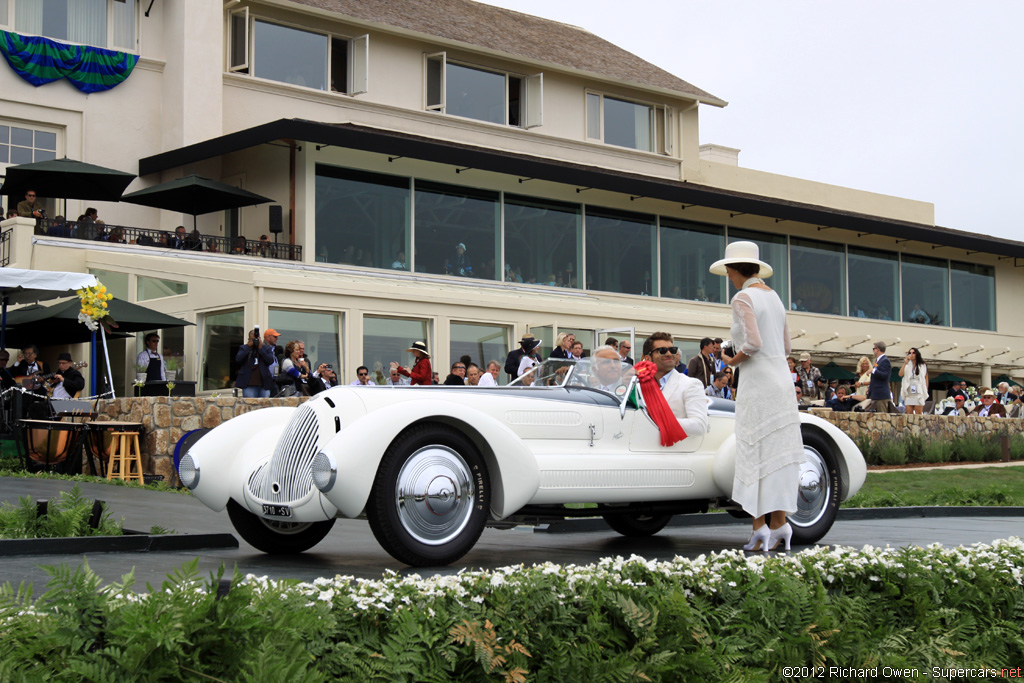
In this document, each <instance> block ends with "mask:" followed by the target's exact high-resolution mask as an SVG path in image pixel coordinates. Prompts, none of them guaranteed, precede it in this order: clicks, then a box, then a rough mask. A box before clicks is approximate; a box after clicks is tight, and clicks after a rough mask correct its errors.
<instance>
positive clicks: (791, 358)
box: [786, 356, 796, 368]
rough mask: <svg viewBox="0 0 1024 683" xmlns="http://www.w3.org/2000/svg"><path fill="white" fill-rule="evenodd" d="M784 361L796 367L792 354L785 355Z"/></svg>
mask: <svg viewBox="0 0 1024 683" xmlns="http://www.w3.org/2000/svg"><path fill="white" fill-rule="evenodd" d="M786 363H787V364H788V363H792V364H793V367H794V368H795V367H796V358H793V356H787V357H786Z"/></svg>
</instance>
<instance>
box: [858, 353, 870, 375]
mask: <svg viewBox="0 0 1024 683" xmlns="http://www.w3.org/2000/svg"><path fill="white" fill-rule="evenodd" d="M865 363H867V364H868V370H870V369H871V360H870V359H869V358H868V357H867V356H861V357H860V360H859V361H857V372H859V373H861V374H864V372H865V371H864V370H861V368H862V367H864V364H865Z"/></svg>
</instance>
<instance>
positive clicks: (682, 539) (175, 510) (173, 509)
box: [0, 478, 1024, 594]
mask: <svg viewBox="0 0 1024 683" xmlns="http://www.w3.org/2000/svg"><path fill="white" fill-rule="evenodd" d="M71 486H72V484H71V483H69V482H64V481H47V480H30V479H20V478H0V500H2V501H9V502H12V503H14V502H17V499H18V498H19V497H20V496H25V495H30V496H32V497H34V498H51V497H53V496H55V495H57V493H58V492H59V491H60V490H62V489H67V488H70V487H71ZM80 486H81V489H82V491H83V492H84V493H85V495H86V496H87V497H90V498H98V499H101V500H105V501H106V502H107V503H108V504H109V505H110V508H111V511H112V512H113V514H114V516H115V517H123V519H124V525H125V528H128V529H135V530H139V531H148V530H149V529H150V528H151V527H152V526H154V525H159V526H163V527H165V528H168V529H174V530H175V531H176V532H177V533H186V534H200V533H201V534H206V533H214V532H228V533H232V532H233V528H232V526H231V523H230V521H229V520H228V517H227V513H223V512H221V513H217V512H213V511H212V510H209V509H207V508H206V507H205V506H203V505H202V504H201V503H199V502H198V501H197V500H195V499H194V498H192V497H191V496H184V495H179V494H174V493H162V492H157V491H146V490H140V489H135V488H127V487H115V486H107V485H104V484H80ZM686 519H687V518H686V517H681V518H677V522H679V521H680V520H681V521H682V522H685V520H686ZM723 519H724V517H723ZM701 521H708V520H701ZM748 529H749V527H747V526H746V525H744V524H733V523H726V524H706V523H702V524H699V525H693V526H671V527H669V528H667V529H665V530H664V531H662V532H661V533H660V534H658V535H657V536H654V537H651V538H646V539H641V540H634V539H627V538H623V537H621V536H619V535H618V534H616V533H615V532H612V531H589V532H582V533H537V532H535V531H533V529H531V528H529V527H521V528H517V529H513V530H508V531H501V530H495V529H487V530H485V531H484V534H483V536H482V537H481V539H480V541H479V542H478V543H477V545H476V547H474V549H473V550H472V551H470V553H469V554H467V555H466V556H465V557H464V558H463V560H462V561H461V562H460V563H458V564H456V565H453V566H451V567H448V568H442V569H437V570H433V569H428V570H422V569H420V570H415V571H417V573H419V574H421V575H432V574H438V573H455V572H457V571H458V570H459V569H462V568H480V567H483V568H493V567H501V566H505V565H510V564H519V563H525V564H527V565H529V564H533V563H542V562H546V561H549V560H550V561H552V562H557V563H560V564H586V563H590V562H595V561H597V560H598V559H600V558H602V557H606V556H609V555H622V556H625V557H628V556H629V555H631V554H637V555H641V556H643V557H646V558H648V559H654V558H658V559H670V558H672V557H674V556H676V555H681V556H684V557H696V556H698V555H700V554H701V553H709V552H714V551H717V550H724V549H729V548H736V547H739V546H740V545H742V544H743V543H744V542H745V541H746V540H747V536H748V535H749V531H748ZM1022 532H1024V517H1021V516H1016V517H1015V516H980V515H973V516H953V517H925V518H922V517H916V518H888V519H860V520H844V519H840V520H839V521H838V522H837V523H836V524H835V526H833V528H832V530H831V531H830V532H829V534H828V535H827V536H826V537H825V538H824V539H822V541H821V543H822V544H824V545H832V544H837V545H846V546H855V547H860V546H863V545H873V546H885V545H887V544H888V545H892V546H905V545H922V546H923V545H927V544H929V543H933V542H940V543H943V544H945V545H960V544H970V543H974V542H985V543H988V542H991V541H993V540H996V539H1002V538H1008V537H1010V536H1019V535H1021V534H1022ZM235 535H236V537H237V534H235ZM794 550H795V549H794ZM87 556H88V561H89V566H90V567H92V569H93V570H94V571H95V572H97V573H98V574H99V575H100V576H101V577H103V579H104V580H105V581H106V582H109V581H114V580H117V579H120V578H121V576H122V575H123V574H125V573H126V572H128V571H129V570H130V569H131V568H132V567H134V568H135V578H136V583H135V590H137V591H145V590H146V584H147V583H149V584H151V585H152V586H154V587H156V586H159V585H160V583H161V581H162V580H163V579H164V578H165V577H166V576H167V574H168V573H169V572H170V571H171V570H173V569H174V568H175V567H178V566H180V565H181V564H183V563H185V562H187V561H189V560H191V559H193V558H195V557H197V556H198V557H199V558H200V560H199V568H200V571H201V572H202V574H203V575H204V576H205V575H207V574H208V573H210V572H213V571H216V570H217V568H218V567H219V566H220V565H222V564H223V565H225V566H226V567H227V569H228V571H229V572H230V571H231V570H232V569H234V568H235V567H237V568H238V569H239V570H240V571H241V572H242V573H243V574H249V573H251V574H256V575H258V576H263V575H266V576H269V577H271V578H294V579H302V580H311V579H314V578H316V577H319V576H334V575H336V574H343V575H345V574H347V575H354V576H357V577H362V578H376V577H379V576H380V575H381V573H382V572H383V571H384V570H386V569H392V570H395V571H398V572H400V573H408V572H411V571H413V570H410V569H409V568H408V567H405V566H404V565H403V564H401V563H400V562H397V561H396V560H394V559H392V558H391V556H390V555H388V554H387V553H385V552H384V551H383V550H381V548H380V546H378V545H377V542H376V540H375V539H374V538H373V534H372V533H371V532H370V528H369V526H368V525H367V524H366V522H363V521H359V520H338V522H337V523H336V524H335V526H334V529H333V530H332V531H331V533H330V534H329V535H328V536H327V538H326V539H324V540H323V541H321V542H320V544H319V545H317V546H316V547H315V548H313V549H312V550H310V551H308V552H306V553H303V554H301V555H295V556H273V555H266V554H264V553H261V552H260V551H258V550H256V549H254V548H253V547H252V546H250V545H248V544H247V543H245V541H242V540H241V539H240V538H239V547H238V548H230V549H223V548H217V549H207V550H192V551H175V552H141V553H93V554H88V555H87ZM81 561H82V555H80V554H63V555H23V556H6V557H3V558H2V559H0V583H4V582H11V583H12V584H14V585H17V584H18V583H20V582H21V581H27V582H31V583H33V584H34V587H35V591H36V593H37V594H38V593H39V592H41V590H42V589H43V587H44V586H45V585H46V583H47V580H48V575H47V574H46V573H45V572H44V571H43V569H42V568H41V567H42V566H44V565H60V564H68V565H71V566H77V565H79V564H80V563H81Z"/></svg>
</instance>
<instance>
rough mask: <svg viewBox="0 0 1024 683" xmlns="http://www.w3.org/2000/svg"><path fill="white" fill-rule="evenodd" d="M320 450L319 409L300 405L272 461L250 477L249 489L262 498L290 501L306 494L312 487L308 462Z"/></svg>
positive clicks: (281, 501)
mask: <svg viewBox="0 0 1024 683" xmlns="http://www.w3.org/2000/svg"><path fill="white" fill-rule="evenodd" d="M319 449H320V429H319V422H318V421H317V416H316V412H314V410H313V409H312V408H310V407H309V406H308V405H303V406H299V408H298V409H297V410H296V411H295V416H294V417H293V418H292V421H291V422H289V423H288V426H287V427H285V430H284V433H283V434H282V435H281V438H280V440H278V442H277V446H276V447H275V448H274V455H273V456H272V457H271V458H270V461H269V462H268V463H266V464H264V465H262V466H260V467H258V468H257V469H256V470H255V471H254V472H253V473H252V474H251V475H250V476H249V482H248V488H249V492H250V493H252V495H253V496H255V497H256V498H258V499H260V500H265V501H268V502H273V503H288V502H290V501H294V500H299V499H301V498H304V497H306V496H307V495H308V494H309V492H310V491H311V490H313V475H312V473H311V472H310V470H309V464H310V462H312V460H313V456H314V455H316V453H317V451H318V450H319Z"/></svg>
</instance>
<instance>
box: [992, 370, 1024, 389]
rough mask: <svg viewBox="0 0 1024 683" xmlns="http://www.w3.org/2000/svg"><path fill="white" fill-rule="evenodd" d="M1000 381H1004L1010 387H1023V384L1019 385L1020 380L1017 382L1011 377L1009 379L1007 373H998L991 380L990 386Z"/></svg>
mask: <svg viewBox="0 0 1024 683" xmlns="http://www.w3.org/2000/svg"><path fill="white" fill-rule="evenodd" d="M1000 382H1006V383H1007V384H1009V385H1010V386H1011V387H1021V388H1024V386H1021V383H1020V382H1017V381H1015V380H1013V379H1010V376H1009V375H1007V374H1006V373H1003V374H1002V375H999V376H998V377H996V378H995V379H994V380H992V386H999V383H1000Z"/></svg>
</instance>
